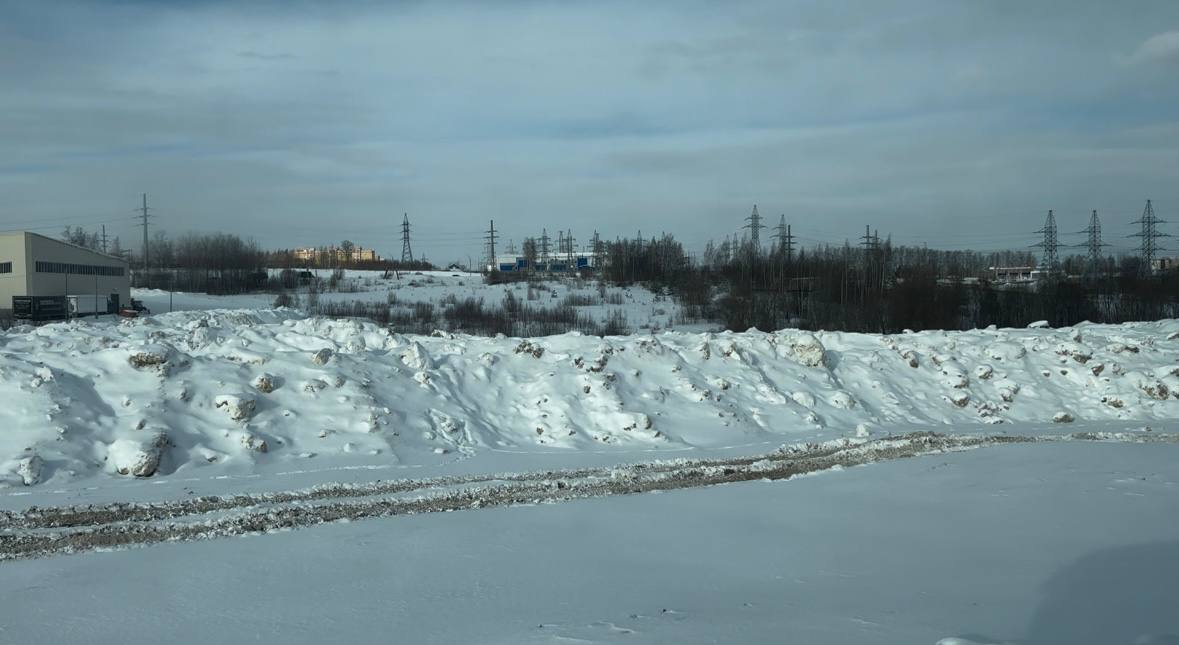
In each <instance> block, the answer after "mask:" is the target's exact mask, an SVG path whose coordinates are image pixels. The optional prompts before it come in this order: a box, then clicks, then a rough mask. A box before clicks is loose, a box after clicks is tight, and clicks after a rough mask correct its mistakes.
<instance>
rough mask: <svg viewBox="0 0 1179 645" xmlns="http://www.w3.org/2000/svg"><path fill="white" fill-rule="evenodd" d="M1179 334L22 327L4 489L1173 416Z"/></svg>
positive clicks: (279, 314)
mask: <svg viewBox="0 0 1179 645" xmlns="http://www.w3.org/2000/svg"><path fill="white" fill-rule="evenodd" d="M1175 328H1176V322H1175V321H1161V322H1156V323H1133V324H1125V325H1085V326H1084V327H1083V328H1081V329H1082V331H1083V338H1082V333H1081V331H1078V330H1077V329H1076V328H1071V329H1056V330H1054V329H1047V328H1035V329H1002V330H998V329H988V330H975V331H967V332H942V331H930V332H920V333H905V334H899V335H888V336H881V335H873V334H853V333H835V332H801V331H798V330H783V331H779V332H773V333H766V332H761V331H757V330H750V331H748V332H744V333H731V332H725V333H719V334H716V333H704V334H694V333H680V332H662V333H658V334H644V335H635V336H616V337H610V338H606V339H603V338H598V337H593V336H584V335H581V334H566V335H561V336H549V337H545V338H543V339H521V338H506V337H502V336H501V337H498V338H483V337H470V336H464V335H457V334H449V333H448V334H439V335H431V336H403V335H399V334H395V333H393V332H391V331H389V330H388V329H385V328H382V327H380V326H379V325H376V324H373V323H368V322H361V321H357V320H351V319H346V320H333V319H329V318H322V317H309V316H307V315H305V314H302V313H300V312H298V311H293V310H265V311H204V312H177V313H171V314H161V315H157V316H152V317H148V318H144V319H137V320H131V321H122V322H119V323H93V324H78V323H69V324H65V323H63V324H54V325H47V326H44V327H38V328H31V327H21V328H17V329H13V330H9V331H7V332H0V388H3V390H2V391H3V392H4V406H0V427H4V428H6V431H5V432H4V433H0V486H23V485H26V484H29V485H32V484H36V483H41V482H45V481H53V480H55V479H70V478H79V477H88V476H99V475H100V474H101V473H103V472H106V473H108V474H114V473H125V474H126V475H129V476H140V477H146V476H150V475H152V474H155V473H158V472H160V471H161V470H164V471H165V472H169V473H171V472H175V471H191V470H194V469H206V468H213V469H217V468H241V467H245V468H251V467H253V466H254V465H256V464H259V463H262V462H271V461H279V462H281V461H285V460H298V459H305V458H307V456H309V455H318V456H338V457H344V456H349V455H351V457H350V458H358V457H364V458H368V459H384V460H388V461H389V462H390V463H402V464H405V463H411V464H412V463H437V462H438V461H439V460H440V459H442V457H440V456H444V458H445V460H453V459H462V458H464V457H466V456H468V455H471V454H474V453H477V452H479V451H484V450H509V451H513V452H516V451H529V450H543V451H551V450H593V451H599V450H619V451H648V450H666V449H672V450H683V449H684V448H687V447H693V446H699V447H719V446H732V445H739V444H741V443H753V442H758V441H765V440H767V439H771V440H777V438H778V437H784V438H786V437H789V436H790V435H792V434H793V435H798V434H806V435H807V436H808V438H809V437H813V435H814V433H815V432H817V431H824V432H830V433H831V435H832V436H836V437H838V436H847V435H849V434H860V435H863V434H864V433H865V432H870V433H872V434H876V433H880V434H883V433H887V432H889V431H890V429H892V428H900V427H903V428H905V429H906V430H909V429H912V427H913V426H930V427H932V426H940V425H947V424H949V425H955V426H963V425H969V424H990V423H1002V422H1034V423H1050V422H1052V421H1057V422H1058V423H1068V422H1069V420H1072V421H1076V422H1086V421H1101V420H1116V421H1125V420H1134V421H1137V420H1142V421H1157V420H1166V419H1176V418H1179V337H1176V336H1175ZM263 364H264V365H265V371H263V370H262V369H261V368H260V367H259V366H260V365H263ZM1066 417H1067V419H1066ZM869 428H870V430H868V429H869ZM861 429H862V430H861ZM104 460H106V464H105V466H104V464H103V462H104ZM165 463H166V466H167V467H166V468H165V467H164V466H163V465H162V464H165Z"/></svg>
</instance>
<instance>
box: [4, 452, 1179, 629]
mask: <svg viewBox="0 0 1179 645" xmlns="http://www.w3.org/2000/svg"><path fill="white" fill-rule="evenodd" d="M36 495H37V494H34V497H33V498H32V501H35V502H40V501H43V500H42V498H40V497H37V496H36ZM1177 501H1179V445H1175V444H1165V443H1154V444H1133V443H1131V444H1125V443H1093V442H1065V443H1059V442H1053V443H1030V444H1003V445H998V446H992V447H987V448H980V449H977V450H973V451H968V452H953V453H944V454H935V455H930V456H925V457H917V458H913V459H905V460H899V461H889V462H884V463H878V464H870V465H865V466H861V467H857V468H851V469H845V470H841V471H831V472H826V473H824V474H819V475H812V476H808V477H802V478H796V479H789V480H782V481H773V482H765V481H749V482H744V483H734V484H727V485H722V486H713V487H707V488H692V489H685V490H677V491H668V492H663V493H660V494H642V495H627V496H611V497H605V498H596V499H586V500H575V501H570V502H567V503H561V504H542V505H529V504H525V505H521V506H515V507H508V508H490V509H476V510H466V511H460V512H454V513H430V514H422V515H411V516H399V517H391V518H386V519H373V520H367V521H363V522H352V523H344V524H332V525H326V526H320V527H317V528H313V529H307V530H296V531H293V532H279V533H273V534H269V535H264V536H259V537H253V538H228V539H221V540H213V541H201V542H184V543H174V544H161V545H156V546H151V547H147V548H140V549H133V550H129V551H115V552H109V553H89V554H83V555H74V556H64V557H57V558H50V559H37V560H20V561H13V562H7V563H3V564H0V571H2V572H3V575H0V607H2V608H3V609H2V610H0V615H2V616H3V620H2V621H0V640H2V641H4V642H56V643H95V642H124V641H125V640H126V639H127V638H129V637H132V636H133V635H137V634H138V635H143V634H156V635H159V634H167V635H168V640H169V641H170V642H175V643H179V644H183V643H206V642H210V641H219V642H273V643H320V642H324V641H338V642H390V641H396V642H410V643H571V642H572V643H577V642H581V643H615V642H623V643H668V642H676V643H781V642H800V643H811V644H815V645H824V644H828V643H831V644H841V645H845V644H855V643H865V644H876V643H912V644H925V645H934V644H935V643H939V642H941V643H945V644H946V645H949V644H951V643H1001V642H1013V643H1015V642H1018V643H1026V644H1045V645H1048V644H1051V645H1065V644H1069V645H1089V644H1092V645H1132V644H1160V643H1174V642H1176V641H1175V639H1176V638H1179V636H1176V635H1179V614H1176V612H1174V607H1173V605H1174V599H1175V598H1176V597H1179V518H1177V516H1176V514H1175V513H1174V509H1175V508H1176V502H1177ZM1167 635H1170V636H1169V637H1168V636H1167Z"/></svg>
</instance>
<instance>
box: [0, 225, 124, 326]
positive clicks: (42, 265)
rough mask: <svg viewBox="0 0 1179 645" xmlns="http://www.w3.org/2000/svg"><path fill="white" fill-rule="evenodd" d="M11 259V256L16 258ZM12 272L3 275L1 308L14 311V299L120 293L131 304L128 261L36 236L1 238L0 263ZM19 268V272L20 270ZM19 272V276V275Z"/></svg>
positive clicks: (7, 236) (18, 234) (20, 234)
mask: <svg viewBox="0 0 1179 645" xmlns="http://www.w3.org/2000/svg"><path fill="white" fill-rule="evenodd" d="M17 254H19V257H13V258H12V259H11V260H10V259H9V258H8V256H10V255H13V256H16V255H17ZM8 261H12V263H13V272H12V273H11V274H7V273H5V274H0V308H3V309H10V308H12V297H13V296H28V295H32V296H81V295H90V296H93V295H94V294H98V295H99V296H101V297H103V299H104V300H105V297H106V296H109V295H111V294H118V296H119V302H120V303H121V304H127V303H129V302H130V301H131V273H130V271H129V270H128V267H127V262H126V261H124V260H121V259H119V258H115V257H111V256H109V255H103V254H102V253H96V252H94V251H90V250H88V249H84V248H82V247H79V246H74V245H72V244H67V243H65V242H61V241H58V240H55V239H53V238H49V237H45V236H43V235H37V234H36V233H17V234H13V235H2V236H0V262H8ZM18 265H19V269H18ZM18 271H19V274H18Z"/></svg>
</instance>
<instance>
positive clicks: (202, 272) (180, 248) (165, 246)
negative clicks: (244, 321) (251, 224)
mask: <svg viewBox="0 0 1179 645" xmlns="http://www.w3.org/2000/svg"><path fill="white" fill-rule="evenodd" d="M265 258H266V254H265V253H264V252H263V251H262V249H261V248H259V247H258V244H257V243H256V242H254V241H253V240H249V239H242V238H241V237H238V236H237V235H234V234H232V233H186V234H184V235H182V236H180V237H178V238H176V239H171V238H169V237H168V236H167V235H166V234H165V233H163V232H157V233H156V235H155V236H154V237H153V238H152V241H151V243H150V244H149V245H148V253H147V268H146V270H144V268H143V266H144V260H143V257H142V256H135V255H132V257H131V268H132V272H131V286H133V287H141V288H148V289H167V290H174V291H192V292H205V293H210V294H236V293H245V292H249V291H256V290H259V289H265V288H267V287H268V286H269V282H270V280H269V277H268V274H267V271H266V262H265Z"/></svg>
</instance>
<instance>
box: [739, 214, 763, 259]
mask: <svg viewBox="0 0 1179 645" xmlns="http://www.w3.org/2000/svg"><path fill="white" fill-rule="evenodd" d="M745 221H746V222H749V223H748V224H746V225H745V226H742V227H741V228H747V229H749V233H750V234H749V241H750V243H751V245H752V248H753V251H752V253H753V257H757V256H758V255H760V254H761V229H763V228H765V226H764V225H763V224H762V223H761V215H759V214H758V212H757V204H754V205H753V212H752V213H750V214H749V217H746V218H745Z"/></svg>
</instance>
